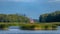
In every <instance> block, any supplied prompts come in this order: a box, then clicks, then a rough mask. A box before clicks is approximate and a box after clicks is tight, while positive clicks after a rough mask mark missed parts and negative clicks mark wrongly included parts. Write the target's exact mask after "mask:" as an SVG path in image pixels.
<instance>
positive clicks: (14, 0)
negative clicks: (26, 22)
mask: <svg viewBox="0 0 60 34" xmlns="http://www.w3.org/2000/svg"><path fill="white" fill-rule="evenodd" d="M57 10H60V0H0V13H3V14H16V13H18V14H26V16H27V17H29V18H32V19H39V16H40V15H41V14H45V13H51V12H54V11H57Z"/></svg>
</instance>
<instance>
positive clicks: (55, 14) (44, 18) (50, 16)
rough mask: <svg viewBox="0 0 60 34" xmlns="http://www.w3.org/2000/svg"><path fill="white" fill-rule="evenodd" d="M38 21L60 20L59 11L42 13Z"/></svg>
mask: <svg viewBox="0 0 60 34" xmlns="http://www.w3.org/2000/svg"><path fill="white" fill-rule="evenodd" d="M39 21H40V22H60V11H56V12H53V13H50V14H43V15H40V17H39Z"/></svg>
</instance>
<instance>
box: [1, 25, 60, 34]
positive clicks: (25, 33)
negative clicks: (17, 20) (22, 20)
mask: <svg viewBox="0 0 60 34" xmlns="http://www.w3.org/2000/svg"><path fill="white" fill-rule="evenodd" d="M0 34H60V26H59V27H58V30H37V31H31V30H30V31H29V30H19V29H18V27H13V26H12V27H10V28H9V30H0Z"/></svg>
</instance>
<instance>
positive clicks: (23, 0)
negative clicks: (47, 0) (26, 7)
mask: <svg viewBox="0 0 60 34" xmlns="http://www.w3.org/2000/svg"><path fill="white" fill-rule="evenodd" d="M0 1H14V2H35V1H37V0H0Z"/></svg>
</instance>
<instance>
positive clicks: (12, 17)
mask: <svg viewBox="0 0 60 34" xmlns="http://www.w3.org/2000/svg"><path fill="white" fill-rule="evenodd" d="M0 22H26V23H27V22H29V19H28V18H27V17H26V16H23V15H17V14H0Z"/></svg>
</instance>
